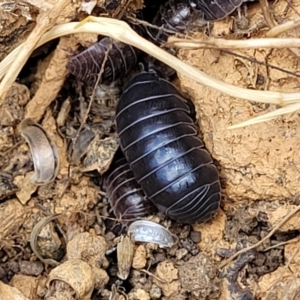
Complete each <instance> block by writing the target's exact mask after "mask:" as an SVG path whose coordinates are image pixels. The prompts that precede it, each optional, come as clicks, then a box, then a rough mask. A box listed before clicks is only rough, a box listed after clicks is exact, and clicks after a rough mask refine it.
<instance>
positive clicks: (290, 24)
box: [266, 20, 300, 37]
mask: <svg viewBox="0 0 300 300" xmlns="http://www.w3.org/2000/svg"><path fill="white" fill-rule="evenodd" d="M299 26H300V20H293V21H287V22H285V23H283V24H280V25H276V26H274V27H273V28H271V29H270V30H269V31H268V32H267V33H266V37H276V36H279V35H280V34H282V33H284V32H286V31H288V30H291V29H295V28H297V27H299Z"/></svg>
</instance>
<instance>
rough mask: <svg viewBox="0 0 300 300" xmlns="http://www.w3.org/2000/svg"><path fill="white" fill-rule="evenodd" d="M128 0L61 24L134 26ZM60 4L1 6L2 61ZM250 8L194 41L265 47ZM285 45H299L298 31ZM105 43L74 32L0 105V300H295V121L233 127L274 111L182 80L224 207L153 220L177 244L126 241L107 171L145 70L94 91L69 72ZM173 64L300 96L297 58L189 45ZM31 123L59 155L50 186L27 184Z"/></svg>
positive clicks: (291, 12)
mask: <svg viewBox="0 0 300 300" xmlns="http://www.w3.org/2000/svg"><path fill="white" fill-rule="evenodd" d="M128 2H129V3H127V1H125V0H124V1H123V0H122V1H121V0H120V1H113V0H110V1H104V0H102V1H101V0H98V1H96V0H95V1H78V2H72V3H71V4H70V3H69V4H67V5H66V6H65V7H64V9H63V10H62V11H61V14H59V16H58V18H57V20H56V21H55V24H59V23H66V22H69V21H74V20H76V21H78V20H79V21H80V20H83V19H84V18H85V17H86V16H87V15H88V14H90V13H91V14H92V15H95V16H99V15H105V16H107V15H108V16H110V17H114V18H117V17H119V16H120V15H123V14H124V13H125V15H126V14H128V15H129V16H132V15H134V14H135V12H136V11H137V10H138V9H140V8H141V7H142V3H141V1H132V2H131V1H128ZM53 3H55V1H54V0H53V1H44V2H43V4H41V3H40V1H35V0H25V1H12V2H11V3H4V4H3V3H0V19H1V20H5V22H4V23H3V22H2V23H1V22H0V23H1V24H0V28H1V30H0V32H1V33H0V41H1V42H0V49H1V51H0V52H1V55H0V59H1V60H2V59H4V58H5V57H6V56H7V55H8V54H9V53H10V52H12V51H13V49H15V48H16V47H17V46H18V45H20V44H22V43H23V42H24V41H26V40H27V39H28V37H29V36H30V33H31V32H32V31H33V29H34V28H35V25H36V22H38V21H37V19H38V17H39V15H40V14H41V13H42V12H45V11H47V9H49V8H51V7H52V4H53ZM127 4H128V6H127V10H125V12H124V11H122V9H121V8H122V7H124V5H127ZM152 4H153V7H155V5H154V2H153V3H152ZM246 6H247V7H248V9H247V10H245V9H244V7H246ZM269 6H270V8H269V11H270V13H271V14H272V16H273V18H274V20H275V21H276V22H277V23H279V24H280V23H283V22H285V21H288V20H295V19H298V14H299V12H300V4H299V3H290V2H287V1H285V0H279V1H276V2H274V3H273V2H269ZM245 12H246V15H245V16H244V18H246V20H247V22H246V23H245V22H243V23H241V22H238V21H240V20H238V19H237V12H234V13H233V14H232V15H231V16H229V17H227V18H225V19H224V20H221V21H217V22H214V23H211V24H209V26H207V28H206V29H205V30H204V31H202V32H192V31H193V29H192V28H189V30H190V32H188V33H187V35H189V36H190V37H194V38H203V39H207V38H208V37H225V38H231V39H250V38H259V37H264V34H265V32H266V30H267V28H268V26H267V24H266V21H265V19H264V16H263V14H262V13H261V7H260V4H259V3H252V2H251V3H248V4H243V9H242V13H244V14H245ZM285 36H288V37H298V36H299V29H298V28H296V29H293V30H290V31H288V32H287V33H285ZM97 40H98V36H97V35H96V34H76V35H73V36H65V37H61V38H59V39H56V40H53V41H51V42H48V43H47V44H45V45H44V46H41V47H40V48H38V49H37V50H36V51H34V52H33V53H32V55H31V57H30V58H29V59H28V60H27V62H26V64H25V66H24V67H23V69H22V70H21V72H20V74H19V76H18V78H17V81H16V82H14V83H13V85H12V86H11V87H10V88H9V91H8V93H7V94H6V97H5V100H4V102H3V104H2V106H1V108H0V201H1V202H0V299H31V300H39V299H48V300H49V299H51V300H52V299H119V300H121V299H141V300H146V299H172V300H177V299H178V300H179V299H182V300H183V299H218V300H225V299H226V300H227V299H234V300H237V299H249V300H250V299H261V300H271V299H272V300H273V299H287V300H289V299H298V297H299V295H300V290H299V285H300V272H299V270H300V268H299V266H300V258H299V255H298V253H299V249H300V239H299V237H300V224H299V220H300V218H299V214H300V212H299V211H296V210H298V208H299V197H298V195H299V180H300V177H299V176H300V175H299V174H300V172H299V169H298V167H299V165H300V154H299V151H298V149H299V146H300V145H299V141H300V129H299V128H300V124H299V123H300V119H299V114H298V113H294V114H287V115H285V116H280V117H278V118H276V119H275V120H271V121H268V122H265V123H260V124H256V125H252V126H249V127H245V128H241V129H235V130H229V129H228V128H227V127H228V126H229V125H232V124H235V123H239V122H242V121H245V120H247V119H249V118H251V117H255V116H257V115H261V114H263V113H266V112H269V111H272V110H274V109H276V108H277V107H276V106H275V105H269V104H262V103H259V104H258V103H254V102H247V101H244V100H240V99H236V98H232V97H229V96H227V95H224V94H221V93H220V92H218V91H216V90H212V89H210V88H208V87H206V86H203V85H200V84H198V83H196V82H194V81H192V80H190V79H188V78H187V77H184V76H183V75H181V74H177V75H178V78H177V79H175V80H174V83H175V84H176V85H177V86H178V87H179V88H180V89H181V91H182V93H183V94H184V95H185V96H186V97H188V98H190V99H191V100H192V101H193V103H194V104H195V107H196V113H197V119H198V124H199V129H200V132H201V137H202V138H203V141H204V143H205V145H206V148H207V149H208V150H209V152H210V153H211V154H212V156H213V158H214V160H215V163H216V165H217V166H218V168H219V171H220V175H221V181H222V203H221V207H220V209H219V211H218V213H217V215H216V216H215V217H214V218H213V219H212V220H211V221H209V222H207V223H205V224H196V225H193V226H191V225H184V224H179V223H176V222H175V221H171V220H169V219H168V218H167V217H165V216H163V215H161V214H154V215H152V216H150V217H149V220H153V221H155V222H157V223H160V224H161V225H163V226H165V227H167V228H168V229H169V230H170V232H171V233H172V234H174V235H176V236H177V237H178V243H177V244H176V245H174V246H172V247H170V248H163V249H162V248H159V247H158V246H157V245H155V244H151V243H148V244H142V243H136V244H130V243H132V242H131V241H130V240H129V238H128V237H127V238H128V239H127V238H126V237H125V235H121V234H120V232H117V231H116V230H114V228H112V224H114V222H115V220H114V219H113V216H112V215H111V210H110V208H111V207H110V204H109V202H108V200H107V198H106V197H105V191H104V190H103V184H102V183H103V176H102V175H103V174H105V172H106V171H107V170H108V169H109V167H110V164H111V161H112V159H113V157H114V154H115V152H116V151H117V149H118V139H117V136H116V133H115V126H114V114H115V106H116V103H117V101H118V99H119V96H120V92H121V89H122V86H123V85H124V83H125V82H126V81H127V80H128V78H129V77H130V76H132V74H133V73H134V72H138V71H139V67H138V66H137V67H136V69H134V70H133V72H132V73H131V74H129V75H128V77H126V78H122V80H120V81H118V82H116V83H114V84H111V85H109V86H101V87H97V88H96V89H94V87H90V86H86V85H85V84H83V83H81V82H79V81H77V80H76V78H75V77H74V76H70V75H69V73H68V71H67V69H66V68H65V66H66V64H67V62H68V61H69V59H70V57H72V56H73V55H76V54H77V53H79V52H80V51H81V50H82V49H83V48H86V47H88V46H90V45H91V44H93V43H94V42H96V41H97ZM177 56H178V57H179V58H180V59H181V60H182V61H184V62H186V63H188V64H190V65H193V66H195V67H196V68H199V69H200V70H202V71H204V72H205V73H207V74H209V75H211V76H212V77H214V78H217V79H219V80H221V81H225V82H227V83H231V84H234V85H236V86H240V87H245V88H248V89H259V90H273V91H286V92H294V91H297V90H298V89H299V86H300V77H299V71H298V70H299V57H296V56H295V55H294V54H292V53H291V51H290V49H240V50H234V51H232V52H231V51H221V50H212V49H197V50H187V49H181V50H180V51H179V52H178V53H177ZM257 61H259V62H262V63H257ZM274 66H275V67H276V68H274ZM95 91H96V92H95ZM91 99H92V100H91ZM90 101H92V102H90ZM90 104H91V105H90ZM25 118H32V119H33V120H35V121H37V122H38V123H39V124H40V125H41V126H42V129H43V130H44V132H45V133H46V135H47V136H48V137H49V138H50V139H51V140H52V141H53V142H54V144H55V145H56V147H57V156H58V157H57V159H58V160H59V167H58V174H57V176H56V178H55V180H54V181H52V182H50V183H47V184H46V185H36V184H35V183H34V182H32V176H33V175H34V174H35V173H34V172H35V171H34V163H33V157H32V152H31V149H30V147H29V145H28V144H27V143H26V141H25V139H24V138H23V137H22V136H21V127H20V123H21V122H22V120H24V119H25ZM293 210H294V211H296V212H295V213H294V214H293V215H291V217H290V218H289V219H288V220H286V221H285V222H282V220H283V219H284V218H285V217H286V216H287V215H289V213H290V212H292V211H293ZM298 224H299V225H298ZM275 229H276V230H275ZM272 230H273V231H274V232H273V231H272ZM270 232H272V234H271V236H268V235H269V233H270ZM266 237H267V238H266ZM254 244H257V246H256V247H251V246H252V245H254ZM118 247H121V250H122V251H121V253H122V255H118V252H119V250H117V248H118ZM247 247H249V249H248V250H247V251H244V252H241V253H240V255H238V256H237V257H235V258H234V259H231V257H232V255H234V254H235V253H237V252H238V251H241V250H242V249H246V248H247ZM226 260H228V261H226ZM224 262H227V263H226V264H225V263H224Z"/></svg>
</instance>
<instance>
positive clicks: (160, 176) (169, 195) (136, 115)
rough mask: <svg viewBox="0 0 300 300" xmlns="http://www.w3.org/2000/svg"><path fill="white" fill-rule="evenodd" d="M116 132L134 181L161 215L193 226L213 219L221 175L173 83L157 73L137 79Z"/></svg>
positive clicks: (118, 114) (124, 97)
mask: <svg viewBox="0 0 300 300" xmlns="http://www.w3.org/2000/svg"><path fill="white" fill-rule="evenodd" d="M116 129H117V133H118V135H119V141H120V146H121V149H122V151H123V153H124V155H125V157H126V159H127V161H128V163H129V165H130V168H131V170H132V172H133V174H134V176H135V178H136V180H137V181H138V183H139V184H140V185H141V187H142V189H143V191H144V192H145V194H146V196H147V197H148V198H149V199H150V200H151V201H152V202H153V203H154V205H155V206H156V207H157V208H158V209H159V210H160V211H162V212H164V213H165V214H166V215H168V216H169V217H170V218H172V219H174V220H177V221H179V222H182V223H190V224H193V223H196V222H205V221H207V220H209V219H211V218H212V217H213V216H214V214H215V213H216V211H217V209H218V207H219V202H220V198H221V194H220V190H221V188H220V181H219V175H218V171H217V168H216V166H215V165H214V164H213V160H212V158H211V156H210V154H209V153H208V151H207V150H206V149H205V148H204V144H203V142H202V141H201V139H200V138H199V137H198V136H197V130H196V126H195V124H194V120H193V118H192V117H191V108H190V106H189V105H188V104H187V101H186V100H185V99H184V98H183V97H182V95H181V94H180V93H179V92H178V90H177V89H176V88H175V87H174V86H173V85H172V84H171V83H169V82H168V81H166V80H164V79H162V78H159V77H158V76H157V74H156V73H154V72H142V73H140V74H139V75H137V76H136V77H134V78H133V79H132V80H131V81H130V82H129V83H128V85H127V86H126V87H125V90H124V93H123V95H122V96H121V98H120V101H119V102H118V104H117V108H116Z"/></svg>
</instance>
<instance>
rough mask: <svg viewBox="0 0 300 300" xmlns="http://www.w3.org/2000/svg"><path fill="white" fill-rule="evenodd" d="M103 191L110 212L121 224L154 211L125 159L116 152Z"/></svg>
mask: <svg viewBox="0 0 300 300" xmlns="http://www.w3.org/2000/svg"><path fill="white" fill-rule="evenodd" d="M104 185H105V190H106V195H107V198H108V199H109V202H110V205H111V207H112V208H111V210H112V211H113V213H114V215H115V217H116V218H117V219H118V220H120V221H121V222H122V223H123V224H128V223H130V222H129V221H128V222H127V221H126V220H129V219H131V220H132V221H135V220H136V219H137V218H143V217H145V216H147V215H149V214H151V213H152V212H154V211H155V210H156V209H155V207H154V206H153V204H152V203H151V201H149V200H148V199H146V196H145V194H144V192H143V190H142V188H141V186H140V185H139V184H138V183H137V181H136V179H135V178H134V176H133V173H132V171H131V169H130V167H129V164H128V163H127V161H126V159H125V157H124V156H123V155H121V151H118V152H117V154H116V157H115V159H114V160H113V162H112V165H111V166H110V170H109V172H108V173H107V174H106V176H105V182H104Z"/></svg>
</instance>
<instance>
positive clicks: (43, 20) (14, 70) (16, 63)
mask: <svg viewBox="0 0 300 300" xmlns="http://www.w3.org/2000/svg"><path fill="white" fill-rule="evenodd" d="M68 3H69V0H59V1H57V2H56V3H55V5H53V7H52V8H51V9H49V10H47V11H42V12H41V13H40V14H39V15H38V17H37V19H36V26H35V28H34V29H33V30H32V32H31V33H30V35H29V37H28V38H27V40H26V41H25V42H24V43H23V44H22V47H21V48H20V50H19V51H18V55H16V57H15V58H14V60H12V62H11V65H10V67H9V69H8V70H7V73H6V74H5V76H4V78H3V80H2V81H1V83H0V105H2V102H3V100H4V98H5V96H6V93H7V92H8V90H9V89H10V87H11V85H12V83H13V82H14V81H15V80H16V77H17V76H18V74H19V73H20V71H21V69H22V67H23V66H24V64H25V63H26V61H27V60H28V58H29V57H30V55H31V53H32V51H33V50H34V49H35V48H36V47H37V44H38V41H39V40H40V39H41V37H42V36H43V34H44V33H45V32H46V31H48V30H49V29H50V28H51V27H52V26H53V24H54V23H55V21H56V19H57V18H58V17H59V15H60V14H61V11H62V10H63V9H64V7H65V6H66V5H67V4H68Z"/></svg>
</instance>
